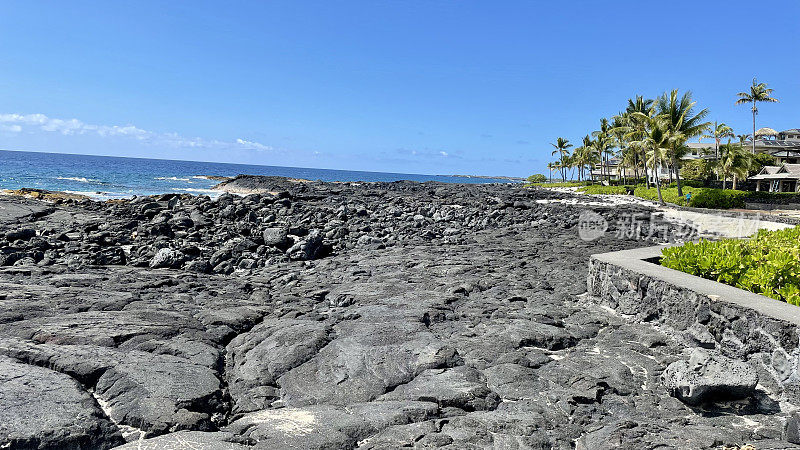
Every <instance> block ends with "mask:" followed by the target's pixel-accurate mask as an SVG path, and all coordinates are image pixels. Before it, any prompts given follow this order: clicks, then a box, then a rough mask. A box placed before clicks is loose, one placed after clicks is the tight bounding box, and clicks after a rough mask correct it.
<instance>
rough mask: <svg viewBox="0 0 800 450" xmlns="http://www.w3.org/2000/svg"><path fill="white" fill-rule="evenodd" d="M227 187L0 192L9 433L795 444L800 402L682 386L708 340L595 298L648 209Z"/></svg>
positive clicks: (109, 442) (0, 299)
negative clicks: (98, 198)
mask: <svg viewBox="0 0 800 450" xmlns="http://www.w3.org/2000/svg"><path fill="white" fill-rule="evenodd" d="M226 185H227V186H228V189H229V190H232V191H233V190H238V192H241V193H245V191H246V192H247V194H248V195H241V196H236V195H231V194H222V195H220V196H219V197H218V198H216V199H211V198H209V197H206V196H189V195H174V194H169V195H162V196H155V197H137V198H134V199H131V200H115V201H109V202H103V203H101V202H93V201H88V200H77V201H76V200H67V201H64V202H63V203H61V204H58V205H54V204H48V203H43V202H39V201H34V200H28V199H20V198H10V197H5V198H3V197H0V285H1V286H2V288H0V384H2V389H0V445H3V446H7V447H9V448H101V449H105V448H114V447H117V446H121V445H122V446H123V448H220V449H222V448H231V449H244V448H270V449H271V448H317V449H322V448H328V449H330V448H370V449H379V448H381V449H383V448H398V447H443V448H453V449H456V448H459V449H460V448H537V449H538V448H556V449H571V448H580V449H600V448H637V449H638V448H656V447H658V448H708V449H711V448H720V447H721V446H723V445H726V446H729V447H733V446H742V445H744V444H746V443H753V444H755V445H756V446H757V448H758V449H766V448H795V447H793V446H792V444H789V443H787V442H785V439H786V438H787V431H786V427H787V425H786V424H787V423H789V422H787V418H788V417H789V413H790V412H791V409H792V408H793V406H792V405H778V404H776V403H775V402H771V401H770V400H769V397H768V396H767V395H766V394H764V393H763V392H761V391H760V390H758V387H756V386H751V385H750V384H748V385H747V387H748V390H746V392H743V394H742V395H741V396H740V397H741V399H737V400H736V401H734V402H733V403H732V402H730V401H728V400H726V401H725V402H721V401H718V400H719V399H718V398H716V397H714V396H711V397H709V398H707V399H705V400H704V403H703V404H701V405H695V404H693V405H688V404H686V403H684V402H682V401H680V400H678V399H676V398H675V397H673V396H672V395H670V391H673V395H675V392H674V391H675V389H676V388H675V383H676V381H675V380H676V379H678V378H679V377H678V376H677V375H676V374H675V371H676V370H677V369H675V368H676V367H682V366H681V364H675V363H676V362H680V361H689V357H690V354H692V353H691V348H693V347H697V346H698V344H697V343H696V342H695V343H692V342H694V341H692V340H690V339H689V338H687V337H684V336H682V335H674V334H671V333H669V332H666V331H665V330H662V329H660V328H659V327H657V326H654V325H652V324H649V323H647V322H641V323H630V322H628V321H626V320H623V319H622V318H620V317H618V316H617V315H615V314H613V313H612V312H610V311H608V310H607V309H604V308H602V307H600V306H597V305H595V304H593V303H592V302H591V301H589V299H587V298H586V279H587V271H588V260H589V256H590V255H591V254H595V253H604V252H608V251H614V250H622V249H628V248H635V247H640V246H645V245H651V244H652V243H654V242H666V241H670V240H673V239H675V236H676V235H675V233H674V232H675V226H674V225H673V224H670V223H668V222H652V223H651V221H650V219H649V217H650V216H649V212H650V210H649V209H648V208H646V207H637V206H627V207H616V208H610V207H602V206H597V207H593V208H592V209H593V210H594V212H595V213H596V214H598V215H599V216H600V217H601V218H602V219H604V220H605V221H606V222H607V223H608V224H609V229H608V230H607V231H606V233H605V234H604V235H603V236H601V237H599V238H598V239H596V240H592V241H587V240H582V239H580V238H579V237H578V231H577V228H578V223H579V218H580V215H581V213H582V212H584V209H585V208H582V207H580V206H576V205H567V204H560V203H557V202H554V201H556V200H559V199H564V198H569V197H570V194H566V193H557V192H550V191H547V190H539V189H537V190H532V189H526V188H523V187H522V186H520V185H514V184H508V185H458V184H440V183H414V182H396V183H322V182H297V181H292V180H287V179H283V178H277V177H248V178H246V179H241V178H238V177H237V179H234V180H231V181H229V182H227V184H226ZM254 192H255V193H254ZM632 213H637V214H638V215H639V217H642V218H643V221H642V222H641V223H640V224H639V225H640V226H641V227H642V231H643V233H642V236H646V237H647V239H645V240H643V239H626V238H624V233H620V236H623V237H622V238H617V237H615V235H614V234H615V231H617V230H615V227H616V226H617V225H616V224H618V223H623V222H624V218H625V217H627V216H628V215H630V214H632ZM696 359H697V357H696V356H694V360H696ZM714 361H715V364H718V365H719V364H723V363H720V362H719V360H717V359H714ZM731 364H734V362H731ZM667 367H672V369H670V371H669V372H667V374H668V380H666V382H665V380H664V379H662V374H663V373H665V371H666V369H667ZM715 367H716V366H715ZM720 370H724V367H723V369H720ZM751 384H752V383H751ZM126 441H129V443H128V444H126ZM192 446H193V447H192ZM734 448H735V447H734Z"/></svg>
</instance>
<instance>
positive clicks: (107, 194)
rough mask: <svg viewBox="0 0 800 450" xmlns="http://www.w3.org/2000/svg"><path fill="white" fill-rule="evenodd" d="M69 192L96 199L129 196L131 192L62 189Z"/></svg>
mask: <svg viewBox="0 0 800 450" xmlns="http://www.w3.org/2000/svg"><path fill="white" fill-rule="evenodd" d="M62 192H66V193H67V194H75V195H84V196H86V197H89V198H91V199H94V200H109V199H112V198H129V197H132V195H130V194H123V193H120V192H98V191H62Z"/></svg>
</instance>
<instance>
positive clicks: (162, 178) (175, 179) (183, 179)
mask: <svg viewBox="0 0 800 450" xmlns="http://www.w3.org/2000/svg"><path fill="white" fill-rule="evenodd" d="M154 180H169V181H189V178H179V177H155V178H154Z"/></svg>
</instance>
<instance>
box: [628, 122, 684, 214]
mask: <svg viewBox="0 0 800 450" xmlns="http://www.w3.org/2000/svg"><path fill="white" fill-rule="evenodd" d="M635 114H636V116H637V120H639V121H641V122H642V123H644V124H645V132H644V134H642V135H640V137H639V139H637V140H632V141H631V143H630V145H631V146H633V147H637V148H640V149H642V150H644V151H645V152H646V155H647V162H648V163H649V164H650V166H651V167H652V168H653V173H654V174H655V177H654V178H655V184H656V190H657V191H658V202H659V203H660V204H661V205H664V204H665V203H664V197H663V196H662V195H661V181H660V180H659V178H660V177H659V176H658V175H659V174H658V169H659V168H660V167H661V166H662V161H663V160H664V158H665V157H666V155H667V152H668V151H670V150H671V149H672V147H673V141H674V140H675V139H676V138H675V137H674V136H672V134H671V133H672V131H671V130H670V125H669V122H668V121H667V120H666V119H665V118H664V117H663V116H657V115H654V114H653V110H652V108H651V110H650V114H649V115H645V114H642V113H635ZM634 133H637V132H636V131H634Z"/></svg>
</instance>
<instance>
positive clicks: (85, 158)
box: [0, 150, 509, 200]
mask: <svg viewBox="0 0 800 450" xmlns="http://www.w3.org/2000/svg"><path fill="white" fill-rule="evenodd" d="M239 174H247V175H276V176H282V177H291V178H301V179H306V180H322V181H399V180H411V181H420V182H424V181H440V182H444V183H508V182H509V180H507V179H497V178H474V177H458V176H448V175H417V174H408V173H386V172H361V171H353V170H331V169H309V168H302V167H280V166H258V165H247V164H226V163H211V162H198V161H175V160H165V159H146V158H121V157H113V156H90V155H70V154H61V153H38V152H18V151H6V150H0V189H19V188H35V189H45V190H49V191H64V192H70V193H74V194H82V195H86V196H89V197H92V198H95V199H99V200H106V199H112V198H125V197H132V196H134V195H154V194H165V193H173V192H175V193H190V194H206V195H212V196H214V195H217V194H219V191H212V190H211V187H212V186H214V185H215V184H217V183H219V181H217V180H213V179H209V178H208V177H209V176H223V177H233V176H236V175H239Z"/></svg>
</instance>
